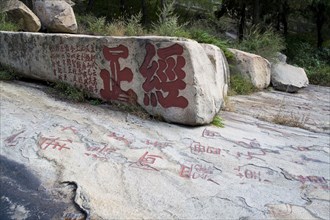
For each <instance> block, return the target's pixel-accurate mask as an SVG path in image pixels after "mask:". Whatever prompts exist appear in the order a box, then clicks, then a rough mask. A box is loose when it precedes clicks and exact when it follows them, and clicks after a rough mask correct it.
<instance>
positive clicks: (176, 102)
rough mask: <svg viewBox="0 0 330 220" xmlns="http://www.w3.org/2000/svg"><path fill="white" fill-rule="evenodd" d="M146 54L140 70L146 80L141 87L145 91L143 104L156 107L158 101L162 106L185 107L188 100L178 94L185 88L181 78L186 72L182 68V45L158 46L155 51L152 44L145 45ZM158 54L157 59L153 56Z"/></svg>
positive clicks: (184, 62)
mask: <svg viewBox="0 0 330 220" xmlns="http://www.w3.org/2000/svg"><path fill="white" fill-rule="evenodd" d="M146 51H147V54H146V56H145V58H144V61H143V64H142V66H141V67H140V72H141V74H142V76H143V77H144V78H146V81H145V82H144V83H143V85H142V88H143V90H144V91H145V95H144V104H145V105H146V106H148V105H149V104H151V105H152V106H153V107H156V106H157V104H158V103H159V104H160V105H161V106H162V107H163V108H169V107H179V108H186V107H187V106H188V100H187V99H186V98H185V97H183V96H179V91H180V90H183V89H185V88H186V83H185V82H184V81H183V79H184V78H185V77H186V73H185V72H184V71H183V70H182V68H183V67H184V66H185V64H186V61H185V59H184V57H183V56H182V54H183V47H182V46H181V45H179V44H174V45H172V46H170V47H165V48H160V49H158V50H157V52H156V48H155V46H154V45H152V44H150V43H148V44H147V45H146ZM156 54H157V56H158V60H157V61H155V60H153V58H154V57H155V56H156Z"/></svg>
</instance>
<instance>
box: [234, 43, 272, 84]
mask: <svg viewBox="0 0 330 220" xmlns="http://www.w3.org/2000/svg"><path fill="white" fill-rule="evenodd" d="M229 50H230V51H231V52H232V53H233V54H234V56H235V59H236V68H237V69H238V71H239V72H240V73H241V74H242V75H243V76H245V77H246V78H248V79H250V80H251V82H252V84H253V85H254V86H255V87H256V88H258V89H265V88H267V87H268V86H269V84H270V73H271V65H270V63H269V61H268V60H266V59H265V58H263V57H261V56H259V55H256V54H252V53H247V52H244V51H241V50H236V49H229Z"/></svg>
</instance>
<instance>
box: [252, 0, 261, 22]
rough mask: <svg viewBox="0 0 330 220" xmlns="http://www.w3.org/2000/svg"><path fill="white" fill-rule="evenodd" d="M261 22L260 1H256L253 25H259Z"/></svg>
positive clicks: (254, 2) (254, 3)
mask: <svg viewBox="0 0 330 220" xmlns="http://www.w3.org/2000/svg"><path fill="white" fill-rule="evenodd" d="M259 21H260V0H254V1H253V17H252V23H253V24H258V23H259Z"/></svg>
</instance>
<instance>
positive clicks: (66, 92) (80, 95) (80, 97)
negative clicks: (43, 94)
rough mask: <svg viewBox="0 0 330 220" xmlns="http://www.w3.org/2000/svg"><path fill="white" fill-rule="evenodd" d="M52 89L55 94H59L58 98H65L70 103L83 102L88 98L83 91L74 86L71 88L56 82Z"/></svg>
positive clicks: (68, 85)
mask: <svg viewBox="0 0 330 220" xmlns="http://www.w3.org/2000/svg"><path fill="white" fill-rule="evenodd" d="M53 88H54V90H55V91H56V92H58V93H59V96H60V97H61V98H65V99H68V100H70V101H74V102H83V101H85V98H87V97H88V95H87V94H86V93H85V92H84V91H82V90H80V89H78V88H76V87H74V86H71V85H70V84H68V83H64V82H58V83H55V84H53Z"/></svg>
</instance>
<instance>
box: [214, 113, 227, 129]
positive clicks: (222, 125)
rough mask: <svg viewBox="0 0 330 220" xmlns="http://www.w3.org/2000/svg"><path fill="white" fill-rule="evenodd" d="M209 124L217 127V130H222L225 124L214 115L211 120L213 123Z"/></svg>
mask: <svg viewBox="0 0 330 220" xmlns="http://www.w3.org/2000/svg"><path fill="white" fill-rule="evenodd" d="M211 124H212V125H214V126H216V127H219V128H224V127H225V124H224V123H223V119H222V118H221V117H220V116H219V115H216V116H215V117H214V118H213V121H212V122H211Z"/></svg>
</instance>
